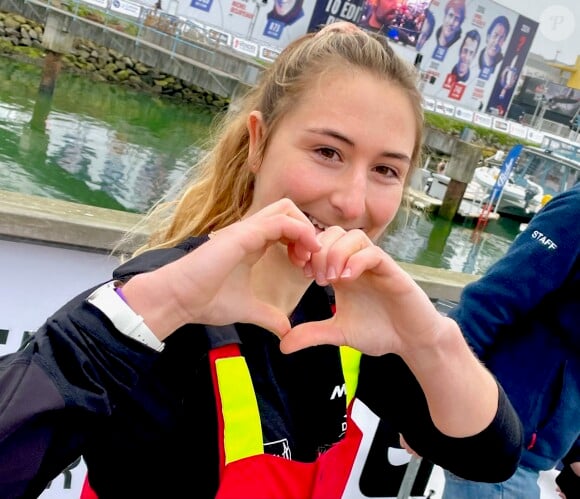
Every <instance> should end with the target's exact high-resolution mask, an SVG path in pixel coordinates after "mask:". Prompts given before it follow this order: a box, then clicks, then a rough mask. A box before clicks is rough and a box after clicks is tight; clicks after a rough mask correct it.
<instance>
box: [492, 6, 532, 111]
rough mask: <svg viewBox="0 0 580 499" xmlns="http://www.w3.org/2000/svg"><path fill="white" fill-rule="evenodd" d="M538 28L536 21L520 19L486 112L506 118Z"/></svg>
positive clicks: (525, 18)
mask: <svg viewBox="0 0 580 499" xmlns="http://www.w3.org/2000/svg"><path fill="white" fill-rule="evenodd" d="M537 28H538V23H536V22H535V21H532V20H531V19H528V18H527V17H523V16H519V17H518V20H517V24H516V26H515V28H514V33H513V35H512V37H511V40H510V43H509V45H508V48H507V50H506V53H505V57H504V59H503V61H502V64H501V67H500V70H499V73H498V77H497V78H496V80H495V85H494V86H493V90H492V92H491V96H490V98H489V101H488V103H487V107H486V112H488V113H490V114H493V115H496V116H505V114H506V111H507V110H508V108H509V104H510V101H511V98H512V96H513V93H514V89H515V86H516V83H517V81H518V79H519V77H520V72H521V71H522V68H523V67H524V62H525V60H526V57H527V55H528V52H529V51H530V47H531V45H532V40H533V39H534V36H535V35H536V30H537Z"/></svg>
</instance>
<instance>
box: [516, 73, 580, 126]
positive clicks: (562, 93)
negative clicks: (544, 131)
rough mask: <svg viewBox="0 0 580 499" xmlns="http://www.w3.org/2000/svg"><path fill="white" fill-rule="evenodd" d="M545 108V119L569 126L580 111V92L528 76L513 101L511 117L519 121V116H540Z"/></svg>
mask: <svg viewBox="0 0 580 499" xmlns="http://www.w3.org/2000/svg"><path fill="white" fill-rule="evenodd" d="M540 107H543V108H544V117H545V118H546V119H548V120H550V121H555V122H557V123H562V124H563V125H569V124H570V120H571V119H572V118H573V117H574V116H575V115H576V113H577V112H578V110H579V109H580V90H576V89H573V88H570V87H567V86H565V85H559V84H558V83H554V82H548V81H546V80H543V79H540V78H534V77H531V76H526V77H524V79H523V83H522V85H521V87H520V91H519V93H518V94H516V95H515V96H514V97H513V99H512V106H511V107H510V111H509V117H510V118H512V119H517V118H518V116H516V112H515V110H516V109H517V111H518V112H519V114H522V113H526V114H529V115H534V114H538V113H539V111H540Z"/></svg>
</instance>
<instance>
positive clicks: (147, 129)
mask: <svg viewBox="0 0 580 499" xmlns="http://www.w3.org/2000/svg"><path fill="white" fill-rule="evenodd" d="M40 76H41V68H40V67H37V66H34V65H30V64H25V63H21V62H15V61H13V60H11V59H7V58H4V57H0V190H8V191H14V192H21V193H25V194H33V195H37V196H42V197H48V198H54V199H62V200H66V201H73V202H78V203H84V204H88V205H92V206H99V207H105V208H111V209H115V210H123V211H129V212H136V213H143V212H145V211H146V210H147V209H148V208H149V207H151V206H152V205H153V204H154V203H155V201H156V200H157V199H159V197H161V196H162V195H164V194H166V193H168V192H171V190H172V189H175V186H178V185H180V183H181V182H183V181H184V179H185V178H187V176H188V175H189V174H190V173H189V172H190V167H191V165H193V164H194V162H195V160H196V158H197V157H198V155H199V154H200V152H201V151H202V149H203V145H204V141H205V140H206V139H207V138H208V136H209V133H210V127H211V123H212V120H213V118H214V116H213V115H212V114H211V112H210V111H209V110H208V109H205V108H196V107H193V106H192V105H190V104H183V103H180V102H177V101H171V100H168V99H166V98H163V97H161V96H157V95H151V94H147V93H142V92H139V91H136V90H133V89H130V88H127V87H121V86H114V85H111V84H108V83H100V82H94V81H90V80H89V79H87V78H86V77H82V76H79V75H71V74H65V73H63V74H61V75H60V76H59V78H58V81H57V84H56V88H55V91H54V95H53V96H52V99H46V98H43V97H39V95H38V86H39V82H40ZM518 227H519V223H518V222H515V221H513V220H510V219H500V220H498V221H494V222H490V224H489V225H488V226H487V227H486V229H485V231H484V232H483V233H481V234H474V231H473V229H472V227H471V226H470V225H463V224H460V223H454V222H448V221H445V220H443V219H440V218H438V217H433V216H431V215H428V214H424V213H420V212H410V213H409V214H408V215H407V216H406V217H403V216H402V215H401V216H400V217H398V219H397V220H396V223H395V224H394V227H393V228H392V230H390V231H389V234H388V235H387V236H386V237H385V240H384V241H383V243H382V245H383V247H384V248H385V250H386V251H387V252H388V253H389V254H390V255H391V256H393V258H395V259H396V260H399V261H404V262H409V263H417V264H421V265H427V266H431V267H436V268H444V269H450V270H455V271H458V272H464V273H469V274H482V273H483V272H484V271H485V270H486V269H487V268H488V267H489V266H490V265H491V264H492V263H493V262H494V261H496V260H497V259H498V258H499V257H501V256H502V255H503V254H504V253H505V251H506V250H507V248H508V246H509V245H510V243H511V242H512V241H513V239H514V238H515V236H516V235H517V234H518ZM475 236H478V237H475Z"/></svg>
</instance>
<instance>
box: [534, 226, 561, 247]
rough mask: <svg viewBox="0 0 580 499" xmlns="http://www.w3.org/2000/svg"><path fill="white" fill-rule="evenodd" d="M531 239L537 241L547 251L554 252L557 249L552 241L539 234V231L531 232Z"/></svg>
mask: <svg viewBox="0 0 580 499" xmlns="http://www.w3.org/2000/svg"><path fill="white" fill-rule="evenodd" d="M532 239H536V240H538V241H539V242H540V243H542V244H543V245H544V246H546V247H547V248H548V249H551V250H555V249H557V248H558V245H557V244H556V243H555V242H554V241H552V240H551V239H550V238H549V237H548V236H546V235H545V234H543V233H541V232H540V231H539V230H535V231H533V232H532Z"/></svg>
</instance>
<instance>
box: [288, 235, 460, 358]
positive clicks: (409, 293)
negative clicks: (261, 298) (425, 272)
mask: <svg viewBox="0 0 580 499" xmlns="http://www.w3.org/2000/svg"><path fill="white" fill-rule="evenodd" d="M318 238H319V241H320V242H321V244H322V249H321V250H320V251H319V252H317V253H315V254H313V255H312V258H311V261H310V263H309V264H308V265H307V266H306V267H305V273H306V274H307V275H310V276H312V277H314V278H315V279H316V282H317V283H318V284H320V285H327V284H331V285H332V286H333V288H334V290H335V296H336V315H334V316H333V317H332V318H330V319H328V320H325V321H320V322H310V323H306V324H301V325H299V326H296V327H295V328H293V329H292V330H290V331H289V332H288V333H287V334H286V335H285V336H284V337H283V339H282V344H281V348H282V351H284V352H286V353H289V352H293V351H295V350H299V349H301V348H305V347H308V346H313V345H319V344H333V345H349V346H351V347H353V348H356V349H357V350H360V351H362V352H364V353H367V354H369V355H382V354H385V353H389V352H392V353H398V354H404V353H405V352H406V351H408V350H410V349H417V348H421V347H428V346H430V345H431V344H432V343H433V342H435V341H436V339H437V337H438V335H439V334H440V332H441V331H443V329H445V328H446V325H447V321H450V319H445V318H444V317H443V316H442V315H441V314H440V313H439V312H438V311H437V310H436V309H435V307H434V305H433V304H432V303H431V301H430V300H429V298H428V296H427V295H426V294H425V293H424V292H423V290H422V289H421V288H420V287H419V286H418V285H417V284H416V283H415V281H414V280H413V279H412V278H411V276H409V275H408V274H407V273H406V272H405V271H403V270H402V269H401V267H399V265H397V263H396V262H395V261H394V260H393V259H392V258H391V257H390V256H389V255H387V254H386V253H385V252H384V251H383V250H382V249H381V248H380V247H379V246H377V245H376V244H374V243H373V242H372V241H371V240H370V239H369V238H368V236H367V235H366V234H365V233H364V232H362V231H360V230H351V231H345V230H344V229H342V228H340V227H331V228H329V229H327V230H325V231H324V232H322V233H321V234H319V236H318Z"/></svg>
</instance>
